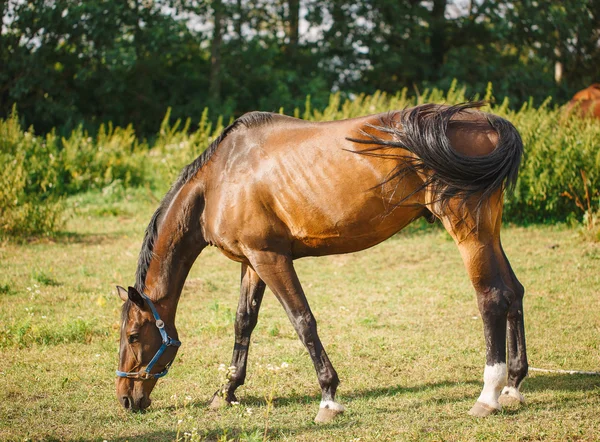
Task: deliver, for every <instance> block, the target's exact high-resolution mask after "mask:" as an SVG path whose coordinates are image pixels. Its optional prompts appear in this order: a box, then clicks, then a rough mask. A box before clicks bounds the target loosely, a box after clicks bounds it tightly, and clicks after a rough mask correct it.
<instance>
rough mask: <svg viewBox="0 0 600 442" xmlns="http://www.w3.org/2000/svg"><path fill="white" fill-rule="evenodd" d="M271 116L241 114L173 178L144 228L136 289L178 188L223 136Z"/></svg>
mask: <svg viewBox="0 0 600 442" xmlns="http://www.w3.org/2000/svg"><path fill="white" fill-rule="evenodd" d="M273 116H274V114H271V113H269V112H250V113H247V114H244V115H242V116H241V117H240V118H238V119H237V120H235V121H234V122H233V123H232V124H230V125H229V126H227V127H226V128H225V129H223V132H221V134H220V135H219V136H218V137H217V138H216V139H215V140H214V141H213V142H212V143H211V144H210V146H208V148H207V149H206V150H205V151H204V152H202V154H201V155H200V156H199V157H198V158H196V159H195V160H194V161H192V162H191V163H190V164H188V165H187V166H185V167H184V168H183V170H182V171H181V173H180V174H179V177H178V178H177V180H175V182H174V183H173V185H172V186H171V188H170V189H169V191H168V192H167V194H166V195H165V196H164V198H163V199H162V201H161V202H160V205H159V206H158V209H156V211H155V212H154V215H152V218H151V219H150V224H148V227H147V228H146V233H145V234H144V240H143V242H142V248H141V250H140V255H139V258H138V266H137V270H136V272H135V287H136V288H137V289H138V291H140V292H143V291H144V290H145V289H146V275H147V273H148V267H149V266H150V262H151V261H152V258H153V256H154V252H153V250H154V241H155V240H156V236H157V234H158V228H159V225H160V222H161V220H162V216H163V215H164V213H165V211H166V209H167V208H168V207H169V205H170V204H171V202H172V201H173V199H174V198H175V196H176V195H177V193H178V192H179V190H180V189H181V188H182V187H183V186H184V185H185V184H186V183H187V182H188V181H189V180H190V179H191V178H192V177H193V176H195V175H196V174H197V173H198V171H199V170H200V169H201V168H202V167H203V166H204V165H205V164H206V163H207V162H208V160H210V158H211V157H212V155H213V154H214V153H215V151H216V150H217V147H219V144H220V143H221V142H222V141H223V140H224V139H225V137H227V135H229V134H230V133H231V132H233V131H234V130H235V129H237V128H239V127H240V125H243V126H245V127H246V128H251V127H256V126H261V125H263V124H266V123H268V122H270V121H271V120H272V119H273Z"/></svg>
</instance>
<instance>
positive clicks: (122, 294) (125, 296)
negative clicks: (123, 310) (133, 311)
mask: <svg viewBox="0 0 600 442" xmlns="http://www.w3.org/2000/svg"><path fill="white" fill-rule="evenodd" d="M117 294H118V295H119V298H121V300H122V301H123V302H125V301H127V299H129V295H128V294H127V290H125V289H124V288H123V287H121V286H120V285H118V286H117Z"/></svg>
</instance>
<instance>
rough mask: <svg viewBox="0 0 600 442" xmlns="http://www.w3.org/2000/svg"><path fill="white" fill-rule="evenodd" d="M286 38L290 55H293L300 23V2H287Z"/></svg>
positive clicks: (298, 0)
mask: <svg viewBox="0 0 600 442" xmlns="http://www.w3.org/2000/svg"><path fill="white" fill-rule="evenodd" d="M288 9H289V12H288V37H289V42H290V43H289V47H290V55H292V56H293V55H295V54H296V50H297V49H298V38H299V32H298V27H299V23H300V0H288Z"/></svg>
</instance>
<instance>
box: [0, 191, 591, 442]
mask: <svg viewBox="0 0 600 442" xmlns="http://www.w3.org/2000/svg"><path fill="white" fill-rule="evenodd" d="M78 198H79V199H72V200H69V202H70V204H71V205H72V206H74V205H76V204H77V205H78V208H77V209H76V210H75V211H74V215H73V216H72V217H71V219H70V221H69V223H68V225H67V230H68V233H66V234H64V235H61V236H59V237H57V238H55V239H54V240H52V241H48V240H46V241H38V242H36V243H30V244H10V243H9V244H4V245H3V246H2V247H0V357H1V360H2V364H1V367H0V439H3V440H4V439H14V440H23V439H27V438H29V439H34V440H40V439H46V440H47V439H59V440H73V439H77V440H157V441H159V440H160V441H162V440H176V439H179V440H189V441H197V440H245V441H255V440H263V438H264V437H265V429H266V430H267V431H266V437H267V438H268V439H269V440H301V441H314V440H324V441H330V440H334V441H335V440H344V441H346V440H358V439H359V438H360V440H361V441H365V440H461V441H462V440H594V439H596V438H597V437H598V436H597V431H598V428H599V427H600V417H599V414H598V410H599V409H600V377H589V376H578V375H560V374H542V373H532V375H531V376H530V377H529V378H528V379H527V380H526V381H525V383H524V387H523V390H524V394H525V396H526V398H527V401H528V403H527V405H526V406H525V407H522V408H520V409H507V410H505V411H504V412H502V413H501V414H499V415H497V416H492V417H490V418H487V419H482V420H478V419H473V418H471V417H469V416H468V415H467V414H466V412H467V411H468V409H469V408H470V406H471V405H472V404H473V402H474V401H475V399H476V398H477V396H478V395H479V392H480V388H481V384H482V379H481V378H482V374H483V373H482V372H483V365H484V362H485V356H484V351H485V349H484V342H483V336H482V324H481V319H480V317H479V312H478V310H477V305H476V302H475V297H474V293H473V289H472V287H471V285H470V283H469V281H468V279H467V277H466V273H465V271H464V269H463V265H462V262H461V259H460V256H459V253H458V250H457V249H456V246H455V245H454V243H453V242H452V241H451V240H450V239H449V236H448V235H447V234H446V233H445V232H444V231H443V230H441V229H435V228H434V229H431V228H426V227H424V226H421V227H422V228H419V229H415V230H414V231H413V232H412V233H410V234H401V235H399V236H397V237H395V238H393V239H391V240H389V241H387V242H385V243H384V244H382V245H380V246H378V247H376V248H373V249H370V250H367V251H364V252H361V253H357V254H353V255H341V256H331V257H325V258H314V259H313V258H310V259H303V260H300V261H298V262H297V264H296V266H297V270H298V273H299V275H300V278H301V281H302V283H303V286H304V289H305V291H306V292H307V295H308V298H309V301H310V303H311V308H312V310H313V312H314V313H315V315H316V317H317V320H318V325H319V333H320V335H321V338H322V340H323V343H324V345H325V347H326V349H327V351H328V354H329V356H330V358H331V360H332V362H333V364H334V366H335V368H336V370H337V371H338V373H339V375H340V378H341V380H342V384H341V385H340V387H339V390H338V399H339V401H340V402H341V403H342V404H344V405H345V406H346V407H347V412H346V413H345V414H344V415H342V416H341V417H340V419H339V420H337V421H336V422H334V423H332V424H330V425H326V426H318V425H315V424H314V423H313V418H314V417H315V415H316V413H317V411H318V406H319V401H320V391H319V388H318V383H317V379H316V375H315V373H314V368H313V366H312V363H311V361H310V358H309V356H308V354H307V352H306V351H305V349H304V348H303V346H302V345H301V343H300V342H299V340H298V338H297V337H296V334H295V332H294V330H293V328H292V327H291V325H290V324H289V322H288V320H287V317H286V315H285V313H284V312H283V309H282V308H281V306H280V305H279V304H278V302H277V301H276V300H275V298H274V297H273V296H272V295H271V294H270V292H267V294H266V295H265V300H264V302H263V307H262V309H261V313H260V317H259V323H258V326H257V328H256V331H255V333H254V335H253V339H252V346H251V349H250V358H249V367H248V377H247V380H246V384H245V385H244V386H243V387H241V388H240V389H239V390H238V398H239V401H240V403H239V405H235V406H233V407H229V408H226V409H223V410H219V411H211V410H209V408H208V401H209V400H210V398H211V397H212V395H213V394H214V393H215V391H217V389H218V388H219V386H220V385H221V384H222V382H223V372H222V371H219V365H220V364H224V366H225V367H226V366H227V365H228V362H229V358H230V356H231V350H232V346H233V319H234V312H235V308H236V305H237V297H238V294H237V293H238V290H239V286H238V284H239V271H240V269H239V264H236V263H233V262H231V261H229V260H227V259H226V258H225V257H223V256H222V255H221V254H220V253H219V252H218V251H217V250H215V249H207V250H206V251H205V252H203V254H202V255H201V257H200V258H199V260H198V262H197V263H196V265H195V266H194V268H193V269H192V272H191V274H190V276H189V278H188V281H187V283H186V286H185V288H184V292H183V295H182V298H181V302H180V307H179V313H178V318H177V324H178V329H179V335H180V338H181V340H182V341H183V346H182V348H181V350H180V352H179V355H178V357H177V359H176V361H175V363H174V365H173V367H172V369H171V371H170V373H169V376H167V377H166V378H164V379H163V380H161V381H160V382H159V384H158V386H157V387H156V389H155V391H154V393H153V395H152V398H153V404H152V406H151V408H150V409H149V411H148V412H146V413H143V414H131V413H126V412H125V411H123V410H121V409H120V408H119V405H118V403H117V401H116V398H115V391H114V370H115V368H116V365H117V351H118V326H119V312H120V306H121V301H120V300H119V298H118V296H117V295H116V292H115V289H114V286H115V285H116V284H121V285H128V284H131V283H133V278H134V272H135V265H136V261H137V253H138V251H139V247H140V244H141V239H142V236H143V230H144V228H145V227H146V224H147V222H148V220H149V218H150V215H151V213H152V211H153V209H154V206H155V202H152V201H153V197H152V196H150V195H147V193H146V192H145V191H144V192H141V191H140V193H139V194H136V195H133V196H132V197H131V198H129V199H127V198H123V199H122V200H119V201H118V202H117V201H116V200H115V201H112V200H110V199H107V198H103V197H98V195H96V196H94V195H84V196H81V197H78ZM503 243H504V245H505V249H506V251H507V254H508V256H509V259H510V260H511V262H512V264H513V266H514V268H515V271H516V273H517V275H518V276H519V278H520V280H521V281H522V282H523V284H524V285H525V287H526V299H525V317H526V328H527V330H526V331H527V340H528V350H529V357H530V363H531V365H533V366H535V367H543V368H563V369H579V370H588V371H596V370H599V369H600V315H598V311H599V308H600V297H599V296H598V289H599V288H600V258H599V257H600V246H599V245H598V244H595V243H589V242H586V241H583V240H582V237H581V235H580V233H579V232H578V231H576V230H572V229H567V228H564V227H527V228H524V227H508V228H506V229H505V230H504V234H503ZM46 280H48V281H50V280H51V281H53V282H55V283H56V284H53V283H50V284H45V283H44V282H43V281H46ZM284 363H285V364H286V368H285V369H284V370H270V369H269V367H271V368H273V367H281V366H282V364H284ZM270 398H271V399H270ZM267 413H268V417H267Z"/></svg>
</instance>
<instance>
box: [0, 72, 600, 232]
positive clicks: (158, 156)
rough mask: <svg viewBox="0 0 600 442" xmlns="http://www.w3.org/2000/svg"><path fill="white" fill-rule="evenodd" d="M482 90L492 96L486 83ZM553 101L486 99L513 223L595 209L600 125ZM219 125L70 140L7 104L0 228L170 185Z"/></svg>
mask: <svg viewBox="0 0 600 442" xmlns="http://www.w3.org/2000/svg"><path fill="white" fill-rule="evenodd" d="M465 90H466V89H465V88H460V87H457V85H456V82H454V83H453V84H452V86H451V87H450V89H449V90H448V91H440V90H437V89H431V90H425V91H423V93H422V94H420V95H419V96H417V97H412V98H410V97H408V93H407V90H406V89H404V90H402V91H400V92H399V93H397V94H396V95H394V96H388V95H387V94H385V93H380V92H376V93H374V94H373V95H359V96H357V97H354V98H353V99H351V100H346V101H344V102H342V101H341V99H340V94H332V95H331V96H330V99H329V105H328V106H327V107H326V108H325V109H312V108H311V102H310V96H309V97H307V99H306V105H305V108H304V110H303V111H301V110H300V109H295V110H294V111H293V115H295V116H298V117H300V116H302V118H304V119H307V120H314V121H323V120H336V119H343V118H352V117H356V116H360V115H367V114H373V113H378V112H386V111H389V110H397V109H403V108H405V107H408V106H413V105H415V104H421V103H425V102H438V103H448V104H454V103H460V102H464V101H467V98H466V97H465ZM471 98H472V99H477V98H478V97H471ZM483 98H484V99H487V100H490V99H492V88H491V85H490V86H488V89H487V91H486V94H485V96H484V97H483ZM550 104H551V102H550V99H548V100H547V101H546V102H544V103H543V104H542V105H541V106H540V107H538V108H534V107H533V106H532V104H531V103H525V104H524V105H523V106H522V107H521V108H520V109H518V110H511V109H510V108H509V103H508V101H507V100H505V101H504V102H502V103H500V104H497V105H493V106H491V112H493V113H495V114H498V115H500V116H503V117H505V118H507V119H508V120H510V121H512V122H513V124H514V125H515V126H516V127H517V129H518V130H519V131H520V133H521V136H522V138H523V143H524V146H525V155H524V158H523V163H522V166H521V171H520V175H519V180H518V182H517V186H516V189H515V192H514V193H513V194H508V195H507V196H506V206H505V211H504V214H505V219H507V220H509V221H512V222H519V223H528V222H555V221H568V220H578V221H581V220H583V219H586V220H595V219H596V218H597V216H598V215H597V214H598V213H599V210H600V194H599V191H598V189H599V188H600V124H599V123H598V122H597V121H595V120H592V119H580V118H578V117H576V116H575V115H572V116H570V117H567V116H565V115H563V114H562V112H561V110H560V109H558V108H556V107H554V108H553V107H551V106H550ZM229 121H231V120H229ZM222 129H223V118H222V117H219V118H218V119H217V122H216V124H212V123H211V121H210V120H209V118H208V109H205V110H204V112H203V113H202V117H201V119H200V122H199V123H198V126H197V127H196V128H193V129H192V127H191V121H190V120H189V119H188V120H187V121H185V122H182V121H181V120H177V121H176V122H174V123H173V124H171V123H170V110H169V111H167V114H166V115H165V118H164V119H163V122H162V124H161V126H160V130H159V132H158V134H157V136H156V139H155V140H154V142H153V145H152V148H150V146H149V144H148V143H147V142H140V141H139V140H138V139H137V138H136V136H135V132H134V130H133V128H132V127H131V126H129V127H126V128H118V127H117V128H114V127H113V126H112V125H110V124H109V125H107V126H102V127H101V128H100V130H99V132H98V134H97V135H96V136H95V137H91V136H90V135H89V134H88V133H87V132H85V131H84V130H83V129H81V128H78V129H75V130H74V131H73V132H72V133H71V134H70V136H69V137H68V138H60V139H59V138H58V137H57V136H56V135H55V133H54V132H51V133H50V134H48V135H47V136H45V137H37V136H35V134H34V133H33V130H32V129H29V130H23V129H22V128H21V127H20V125H19V122H18V118H17V115H16V112H13V114H12V115H11V116H10V117H9V118H8V119H7V120H0V168H1V169H2V170H1V171H0V186H1V188H0V235H10V236H27V235H39V234H49V233H51V232H53V231H55V230H56V229H57V228H58V227H59V226H60V225H61V220H62V219H63V217H62V214H63V210H64V204H63V201H62V198H63V197H64V196H66V195H72V194H76V193H81V192H85V191H87V190H90V189H108V190H110V189H112V188H113V187H115V186H117V184H118V186H117V187H119V188H130V187H138V186H152V187H153V188H154V189H159V190H160V191H166V190H167V189H168V187H169V185H170V184H171V182H173V180H174V179H175V177H176V176H177V174H178V173H179V171H180V170H181V168H182V167H183V166H184V165H186V164H187V163H189V162H190V161H192V160H193V159H194V158H195V157H197V156H198V155H200V154H201V153H202V152H203V151H204V149H206V147H207V146H208V145H209V143H210V142H211V141H212V140H213V139H214V138H215V137H216V136H218V135H219V133H220V132H221V130H222ZM586 222H588V224H589V221H586ZM593 224H594V223H592V225H593Z"/></svg>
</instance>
